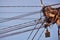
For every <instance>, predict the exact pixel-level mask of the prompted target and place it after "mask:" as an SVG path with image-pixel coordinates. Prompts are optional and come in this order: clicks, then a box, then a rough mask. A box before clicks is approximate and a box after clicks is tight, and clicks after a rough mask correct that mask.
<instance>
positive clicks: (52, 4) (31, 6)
mask: <svg viewBox="0 0 60 40" xmlns="http://www.w3.org/2000/svg"><path fill="white" fill-rule="evenodd" d="M55 5H60V3H56V4H51V5H47V6H55ZM0 7H42V6H8V5H6V6H0Z"/></svg>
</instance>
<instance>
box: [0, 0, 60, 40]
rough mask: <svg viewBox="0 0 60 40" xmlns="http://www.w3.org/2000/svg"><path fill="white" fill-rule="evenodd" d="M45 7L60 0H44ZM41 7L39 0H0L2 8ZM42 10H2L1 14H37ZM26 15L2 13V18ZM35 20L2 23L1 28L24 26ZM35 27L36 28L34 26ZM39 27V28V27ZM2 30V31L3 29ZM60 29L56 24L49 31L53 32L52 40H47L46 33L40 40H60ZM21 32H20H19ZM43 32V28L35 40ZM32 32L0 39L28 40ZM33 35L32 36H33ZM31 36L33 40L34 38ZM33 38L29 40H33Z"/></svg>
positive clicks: (35, 8)
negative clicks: (59, 36) (59, 32)
mask: <svg viewBox="0 0 60 40" xmlns="http://www.w3.org/2000/svg"><path fill="white" fill-rule="evenodd" d="M43 2H44V4H45V5H49V4H55V3H60V0H43ZM1 5H2V6H5V5H8V6H11V5H14V6H18V5H19V6H40V1H39V0H0V6H1ZM39 10H41V8H39V7H34V8H33V7H29V8H22V7H21V8H17V7H16V8H0V12H35V11H39ZM23 14H26V13H0V18H9V17H13V16H17V15H23ZM24 18H37V19H38V18H39V14H35V15H31V16H27V17H24ZM31 20H34V19H25V20H23V19H16V20H12V21H8V22H4V23H0V27H1V28H5V27H9V26H13V25H18V24H22V23H25V22H28V21H31ZM32 27H34V26H32ZM37 27H38V26H37ZM1 28H0V29H1ZM57 30H58V27H57V25H56V24H55V25H54V26H53V27H52V26H51V28H49V31H50V32H51V37H50V38H45V36H44V33H45V32H44V33H43V35H42V37H41V38H40V40H58V33H57V32H58V31H57ZM17 31H20V30H17ZM42 31H43V28H41V29H40V31H39V33H38V34H37V36H36V37H35V39H34V40H37V39H38V36H39V35H40V34H41V32H42ZM35 32H36V30H35V31H34V32H33V34H34V33H35ZM29 33H30V32H26V33H23V34H18V35H14V36H9V37H5V38H0V40H27V38H28V36H29ZM33 34H32V36H33ZM32 36H31V38H32ZM31 38H30V39H29V40H31Z"/></svg>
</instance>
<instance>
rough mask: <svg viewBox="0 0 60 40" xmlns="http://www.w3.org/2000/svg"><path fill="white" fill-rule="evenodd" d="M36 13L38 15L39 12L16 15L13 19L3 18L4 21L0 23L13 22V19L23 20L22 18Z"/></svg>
mask: <svg viewBox="0 0 60 40" xmlns="http://www.w3.org/2000/svg"><path fill="white" fill-rule="evenodd" d="M37 13H40V11H37V12H30V13H27V14H24V15H18V16H14V17H11V18H5V19H2V20H0V23H3V22H7V21H11V20H15V19H20V18H23V17H26V16H30V15H34V14H37Z"/></svg>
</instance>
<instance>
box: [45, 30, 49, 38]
mask: <svg viewBox="0 0 60 40" xmlns="http://www.w3.org/2000/svg"><path fill="white" fill-rule="evenodd" d="M45 37H50V32H49V31H48V29H47V30H46V32H45Z"/></svg>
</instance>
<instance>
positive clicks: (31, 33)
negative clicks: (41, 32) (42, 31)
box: [27, 20, 37, 40]
mask: <svg viewBox="0 0 60 40" xmlns="http://www.w3.org/2000/svg"><path fill="white" fill-rule="evenodd" d="M36 26H37V23H36V20H35V27H34V29H35V28H36ZM33 31H34V30H32V31H31V33H30V35H29V36H28V38H27V40H29V38H30V36H31V35H32V33H33Z"/></svg>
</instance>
